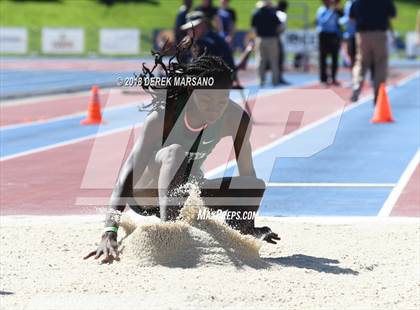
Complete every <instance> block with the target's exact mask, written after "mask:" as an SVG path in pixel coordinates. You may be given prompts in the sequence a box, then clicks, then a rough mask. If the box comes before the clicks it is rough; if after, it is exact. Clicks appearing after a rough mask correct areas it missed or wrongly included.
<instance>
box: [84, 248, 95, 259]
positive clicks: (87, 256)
mask: <svg viewBox="0 0 420 310" xmlns="http://www.w3.org/2000/svg"><path fill="white" fill-rule="evenodd" d="M95 254H96V250H95V251H92V252H90V253H89V254H88V255H86V256H85V257H83V259H88V258H89V257H92V256H93V255H95Z"/></svg>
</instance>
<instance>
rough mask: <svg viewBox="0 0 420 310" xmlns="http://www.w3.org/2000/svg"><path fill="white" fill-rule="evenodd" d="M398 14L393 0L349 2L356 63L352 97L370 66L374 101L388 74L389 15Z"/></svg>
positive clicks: (356, 96) (391, 16)
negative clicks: (355, 46) (354, 33)
mask: <svg viewBox="0 0 420 310" xmlns="http://www.w3.org/2000/svg"><path fill="white" fill-rule="evenodd" d="M396 15H397V10H396V8H395V5H394V3H393V1H392V0H356V1H355V2H354V3H353V5H352V6H351V10H350V17H351V18H353V19H354V20H355V21H356V31H357V33H356V44H357V55H356V63H355V65H354V68H353V94H352V96H351V101H353V102H355V101H357V100H358V99H359V95H360V92H361V89H362V86H363V82H364V78H365V75H366V71H367V70H368V69H371V68H372V73H371V75H372V80H373V88H374V95H375V100H374V103H375V104H376V98H377V96H378V92H379V86H380V85H381V83H384V82H385V81H386V78H387V70H388V44H387V30H388V29H389V27H390V19H391V18H394V17H395V16H396Z"/></svg>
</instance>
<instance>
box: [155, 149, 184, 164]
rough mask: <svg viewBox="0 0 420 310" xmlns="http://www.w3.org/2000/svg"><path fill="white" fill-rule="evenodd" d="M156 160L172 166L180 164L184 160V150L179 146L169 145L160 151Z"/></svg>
mask: <svg viewBox="0 0 420 310" xmlns="http://www.w3.org/2000/svg"><path fill="white" fill-rule="evenodd" d="M156 157H157V160H158V161H159V162H160V163H161V164H165V165H174V164H179V163H181V162H182V161H183V160H184V158H185V150H184V149H183V147H182V146H181V145H179V144H171V145H169V146H167V147H165V148H163V149H161V150H160V151H159V152H158V153H157V155H156Z"/></svg>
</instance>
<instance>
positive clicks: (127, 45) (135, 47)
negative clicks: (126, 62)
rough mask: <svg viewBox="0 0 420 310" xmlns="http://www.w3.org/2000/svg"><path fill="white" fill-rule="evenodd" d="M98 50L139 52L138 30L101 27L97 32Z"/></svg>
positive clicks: (103, 52)
mask: <svg viewBox="0 0 420 310" xmlns="http://www.w3.org/2000/svg"><path fill="white" fill-rule="evenodd" d="M99 51H100V53H101V54H111V55H112V54H124V55H130V54H138V53H140V30H138V29H107V28H104V29H101V30H100V32H99Z"/></svg>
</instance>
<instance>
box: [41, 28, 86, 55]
mask: <svg viewBox="0 0 420 310" xmlns="http://www.w3.org/2000/svg"><path fill="white" fill-rule="evenodd" d="M84 50H85V33H84V30H83V29H82V28H43V29H42V52H43V53H47V54H81V53H83V52H84Z"/></svg>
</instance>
